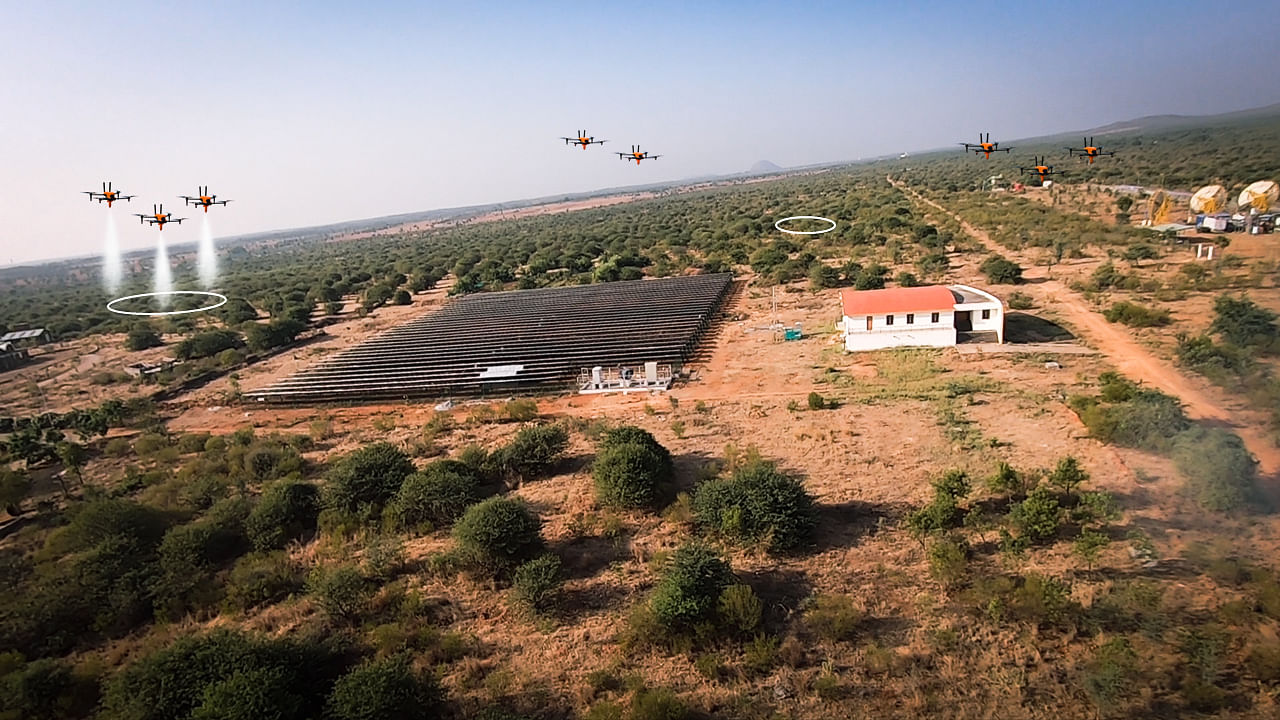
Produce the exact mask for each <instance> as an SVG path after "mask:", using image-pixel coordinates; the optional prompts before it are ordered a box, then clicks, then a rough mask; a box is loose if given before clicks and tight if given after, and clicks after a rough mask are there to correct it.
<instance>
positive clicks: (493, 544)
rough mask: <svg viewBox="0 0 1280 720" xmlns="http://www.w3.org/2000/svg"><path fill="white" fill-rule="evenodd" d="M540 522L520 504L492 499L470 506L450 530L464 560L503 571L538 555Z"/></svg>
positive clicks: (540, 547) (527, 508) (540, 537)
mask: <svg viewBox="0 0 1280 720" xmlns="http://www.w3.org/2000/svg"><path fill="white" fill-rule="evenodd" d="M541 530H542V521H541V520H539V519H538V516H537V515H535V514H534V513H533V512H532V511H530V510H529V507H528V506H527V505H526V504H525V503H524V502H523V501H522V500H516V499H513V498H506V497H493V498H489V499H488V500H485V501H484V502H481V503H477V504H475V505H472V506H471V507H470V508H469V509H468V510H467V511H466V512H465V513H464V514H463V515H462V518H461V519H460V520H458V523H457V524H456V525H454V527H453V537H454V539H455V540H457V542H458V547H459V550H460V551H461V552H462V554H463V555H464V556H465V558H466V560H467V561H468V562H470V563H472V564H475V565H478V566H480V567H483V568H486V569H489V570H494V571H506V570H509V569H511V568H513V567H516V566H517V565H520V564H521V563H523V562H525V561H526V560H530V559H532V558H534V557H536V556H537V555H538V554H539V553H540V552H541V551H542V547H543V544H542V535H541Z"/></svg>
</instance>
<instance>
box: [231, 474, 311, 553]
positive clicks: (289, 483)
mask: <svg viewBox="0 0 1280 720" xmlns="http://www.w3.org/2000/svg"><path fill="white" fill-rule="evenodd" d="M319 496H320V492H319V489H318V488H317V487H316V486H315V485H313V484H312V483H309V482H303V481H301V480H282V481H280V482H277V483H275V484H273V485H271V486H270V487H268V488H267V490H266V492H264V493H263V494H262V498H261V499H259V500H258V502H257V504H256V505H254V506H253V510H252V511H251V512H250V513H249V517H248V519H246V520H245V534H246V535H247V536H248V538H249V542H251V543H252V544H253V547H254V549H255V550H258V551H263V550H275V549H279V548H282V547H284V546H285V543H287V542H289V541H290V540H293V539H295V538H299V537H302V536H303V535H305V534H307V533H309V532H311V531H312V530H314V529H315V527H316V516H317V515H318V514H319V511H320V500H319Z"/></svg>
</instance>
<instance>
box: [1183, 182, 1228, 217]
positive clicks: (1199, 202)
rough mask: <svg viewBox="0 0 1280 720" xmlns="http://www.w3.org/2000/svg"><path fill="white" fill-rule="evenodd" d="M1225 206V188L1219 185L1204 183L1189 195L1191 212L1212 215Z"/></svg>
mask: <svg viewBox="0 0 1280 720" xmlns="http://www.w3.org/2000/svg"><path fill="white" fill-rule="evenodd" d="M1226 206H1227V189H1226V188H1224V187H1222V186H1221V185H1206V186H1204V187H1202V188H1200V189H1199V190H1197V191H1196V192H1195V194H1194V195H1192V196H1191V212H1197V213H1205V214H1206V215H1212V214H1213V213H1216V212H1220V211H1221V210H1222V209H1223V208H1225V207H1226Z"/></svg>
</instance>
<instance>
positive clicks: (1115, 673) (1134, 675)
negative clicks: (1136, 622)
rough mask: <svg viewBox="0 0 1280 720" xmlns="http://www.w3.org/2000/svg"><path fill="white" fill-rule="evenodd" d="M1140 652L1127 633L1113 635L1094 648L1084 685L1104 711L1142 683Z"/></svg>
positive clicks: (1098, 706) (1086, 670)
mask: <svg viewBox="0 0 1280 720" xmlns="http://www.w3.org/2000/svg"><path fill="white" fill-rule="evenodd" d="M1137 680H1138V655H1137V653H1135V652H1134V651H1133V648H1132V646H1130V645H1129V641H1128V640H1126V639H1125V638H1123V637H1117V638H1112V639H1111V640H1108V641H1107V642H1105V643H1103V644H1102V645H1101V646H1099V647H1098V649H1097V650H1096V651H1095V652H1094V655H1093V660H1091V661H1090V662H1089V664H1088V665H1087V666H1086V667H1085V672H1084V689H1085V692H1086V693H1088V694H1089V698H1090V699H1091V700H1093V703H1094V705H1096V706H1097V708H1098V710H1099V711H1100V712H1104V713H1105V712H1107V711H1108V710H1110V709H1111V708H1112V707H1113V706H1114V705H1115V703H1116V702H1118V701H1119V700H1121V699H1122V698H1124V697H1126V696H1128V695H1130V694H1132V693H1133V692H1134V691H1135V690H1136V689H1137V687H1138V683H1137Z"/></svg>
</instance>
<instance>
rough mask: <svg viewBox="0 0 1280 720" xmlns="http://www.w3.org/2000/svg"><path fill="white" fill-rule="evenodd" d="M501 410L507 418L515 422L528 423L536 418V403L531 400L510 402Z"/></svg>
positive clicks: (523, 399)
mask: <svg viewBox="0 0 1280 720" xmlns="http://www.w3.org/2000/svg"><path fill="white" fill-rule="evenodd" d="M502 410H503V412H504V413H505V414H506V416H507V417H508V418H511V419H512V420H514V421H516V422H528V421H530V420H533V419H534V418H536V417H538V401H537V400H534V399H532V398H521V399H518V400H510V401H508V402H507V404H506V405H505V406H504V407H503V408H502Z"/></svg>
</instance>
